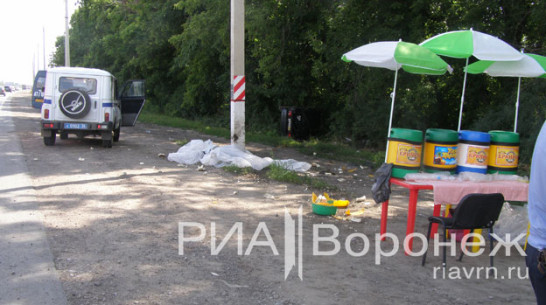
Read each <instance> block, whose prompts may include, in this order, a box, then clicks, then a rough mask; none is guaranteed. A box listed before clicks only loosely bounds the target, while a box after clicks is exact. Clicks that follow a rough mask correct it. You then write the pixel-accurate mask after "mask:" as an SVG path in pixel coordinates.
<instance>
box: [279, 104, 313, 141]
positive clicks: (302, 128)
mask: <svg viewBox="0 0 546 305" xmlns="http://www.w3.org/2000/svg"><path fill="white" fill-rule="evenodd" d="M280 109H281V122H280V123H281V128H280V133H281V135H283V136H287V137H289V138H293V139H295V140H298V141H301V140H307V139H309V120H308V119H307V116H306V114H305V110H304V109H303V108H299V107H294V106H281V107H280Z"/></svg>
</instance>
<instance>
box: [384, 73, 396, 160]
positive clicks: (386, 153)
mask: <svg viewBox="0 0 546 305" xmlns="http://www.w3.org/2000/svg"><path fill="white" fill-rule="evenodd" d="M397 81H398V69H396V71H395V72H394V86H393V89H392V93H391V97H392V99H391V114H390V117H389V132H388V133H387V149H386V150H385V163H387V156H388V154H389V137H390V136H391V127H392V115H393V112H394V99H395V98H396V83H397Z"/></svg>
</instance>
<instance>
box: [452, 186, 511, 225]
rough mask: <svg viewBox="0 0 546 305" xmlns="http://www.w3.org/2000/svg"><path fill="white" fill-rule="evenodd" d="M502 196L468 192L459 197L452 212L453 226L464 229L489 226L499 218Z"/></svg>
mask: <svg viewBox="0 0 546 305" xmlns="http://www.w3.org/2000/svg"><path fill="white" fill-rule="evenodd" d="M503 204H504V196H503V195H502V194H500V193H494V194H468V195H466V196H464V197H463V199H461V201H460V202H459V204H458V205H457V207H456V208H455V213H454V214H453V227H454V228H464V229H480V228H481V229H483V228H491V227H492V226H493V224H494V223H495V222H496V221H497V219H498V218H499V214H500V212H501V209H502V205H503Z"/></svg>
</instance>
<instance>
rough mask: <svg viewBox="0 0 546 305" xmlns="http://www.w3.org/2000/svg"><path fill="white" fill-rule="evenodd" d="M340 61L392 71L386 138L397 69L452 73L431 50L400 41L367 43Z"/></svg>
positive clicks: (432, 73)
mask: <svg viewBox="0 0 546 305" xmlns="http://www.w3.org/2000/svg"><path fill="white" fill-rule="evenodd" d="M341 59H342V60H344V61H346V62H351V61H354V62H355V63H357V64H359V65H361V66H366V67H377V68H386V69H389V70H392V71H395V73H394V86H393V91H392V94H391V112H390V117H389V130H388V133H387V137H389V136H390V134H391V127H392V116H393V111H394V100H395V98H396V83H397V79H398V70H400V68H402V69H403V70H404V71H406V72H409V73H413V74H427V75H442V74H444V73H446V71H448V70H449V71H450V72H451V71H452V70H451V67H450V66H449V65H448V64H447V63H446V62H445V61H443V60H442V59H441V58H440V57H438V56H437V55H436V54H434V53H433V52H431V51H430V50H428V49H426V48H423V47H421V46H419V45H416V44H414V43H409V42H403V41H380V42H374V43H370V44H366V45H363V46H361V47H358V48H356V49H354V50H351V51H349V52H347V53H345V54H343V56H342V57H341ZM387 145H388V142H387ZM387 151H388V146H387ZM385 160H386V157H385Z"/></svg>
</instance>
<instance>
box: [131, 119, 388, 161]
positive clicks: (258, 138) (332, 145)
mask: <svg viewBox="0 0 546 305" xmlns="http://www.w3.org/2000/svg"><path fill="white" fill-rule="evenodd" d="M139 121H141V122H145V123H152V124H157V125H163V126H170V127H175V128H181V129H191V130H195V131H198V132H200V133H203V134H206V135H211V136H216V137H223V138H225V139H229V138H230V130H229V129H228V128H225V127H218V126H211V125H210V124H206V123H203V122H200V121H192V120H187V119H183V118H177V117H172V116H169V115H164V114H157V113H150V112H143V113H141V114H140V117H139ZM245 136H246V141H247V142H255V143H260V144H265V145H269V146H273V147H290V148H294V149H296V150H297V151H299V152H301V153H303V154H306V155H312V156H316V157H319V158H324V159H331V160H337V161H342V162H347V163H352V164H355V165H365V166H369V167H372V168H374V169H375V168H378V167H379V166H380V165H381V163H383V158H384V152H383V151H374V150H369V149H355V148H353V147H351V146H348V145H346V144H341V143H336V142H324V141H319V140H317V139H311V140H309V141H304V142H298V141H295V140H294V139H291V138H288V137H283V136H279V135H277V134H276V133H274V132H266V133H263V132H262V133H257V132H252V131H247V132H246V135H245ZM184 141H185V142H186V143H187V140H184ZM184 141H180V143H183V142H184ZM182 145H183V144H182Z"/></svg>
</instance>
